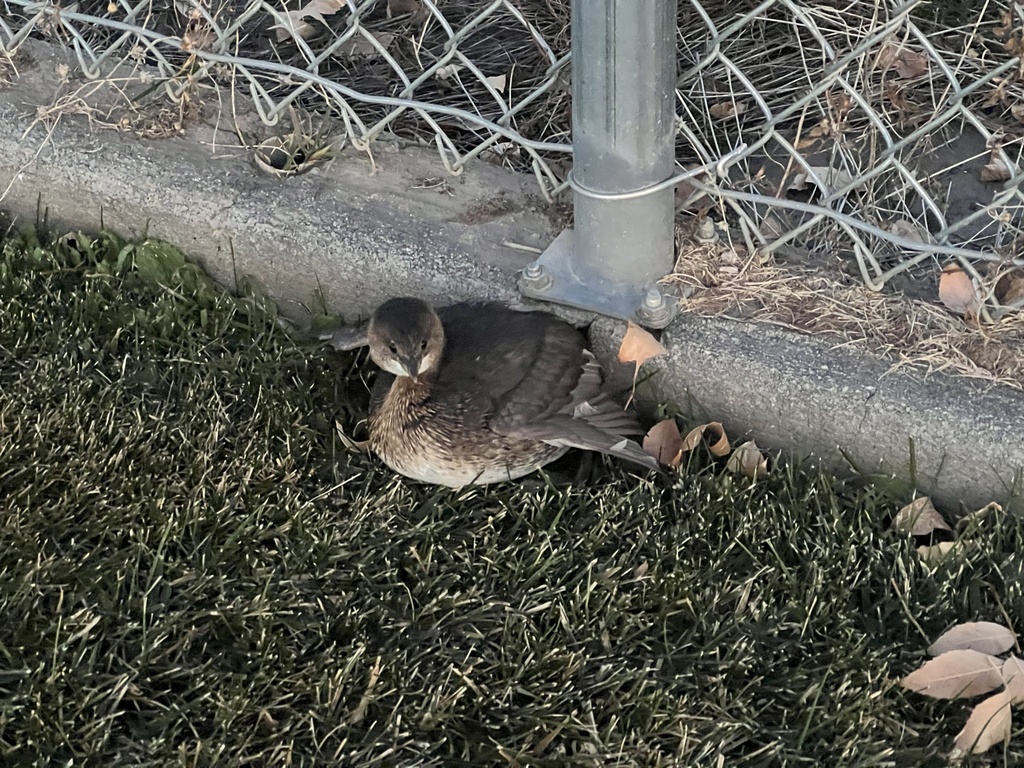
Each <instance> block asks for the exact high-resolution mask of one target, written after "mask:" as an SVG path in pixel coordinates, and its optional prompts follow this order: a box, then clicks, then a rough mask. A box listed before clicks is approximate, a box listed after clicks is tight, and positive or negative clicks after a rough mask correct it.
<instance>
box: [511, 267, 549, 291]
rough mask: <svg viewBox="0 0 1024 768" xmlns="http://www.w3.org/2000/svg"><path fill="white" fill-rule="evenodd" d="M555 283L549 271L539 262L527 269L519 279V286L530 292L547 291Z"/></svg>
mask: <svg viewBox="0 0 1024 768" xmlns="http://www.w3.org/2000/svg"><path fill="white" fill-rule="evenodd" d="M553 282H554V280H553V279H552V277H551V275H550V274H549V273H548V271H547V270H546V269H544V267H543V266H542V265H540V264H538V263H537V262H534V263H533V264H531V265H530V266H528V267H526V268H525V269H524V270H523V274H522V275H521V276H520V278H519V284H520V285H521V286H522V287H523V288H524V289H526V290H530V291H546V290H547V289H548V288H550V287H551V284H552V283H553Z"/></svg>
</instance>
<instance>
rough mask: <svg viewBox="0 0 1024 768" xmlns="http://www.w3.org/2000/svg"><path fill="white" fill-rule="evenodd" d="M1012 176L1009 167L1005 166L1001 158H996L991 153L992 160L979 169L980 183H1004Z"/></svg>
mask: <svg viewBox="0 0 1024 768" xmlns="http://www.w3.org/2000/svg"><path fill="white" fill-rule="evenodd" d="M1012 175H1013V172H1012V171H1011V170H1010V166H1009V165H1007V164H1006V161H1005V160H1004V159H1003V158H1001V157H997V156H996V155H995V153H993V155H992V159H991V160H989V161H988V163H986V164H985V167H984V168H982V169H981V180H982V181H1006V180H1007V179H1008V178H1010V177H1011V176H1012Z"/></svg>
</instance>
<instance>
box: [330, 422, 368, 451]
mask: <svg viewBox="0 0 1024 768" xmlns="http://www.w3.org/2000/svg"><path fill="white" fill-rule="evenodd" d="M334 428H335V430H337V432H338V439H339V440H341V444H342V445H343V446H345V449H346V450H349V451H354V452H355V453H369V452H370V441H369V440H353V439H352V438H351V437H349V436H348V435H346V434H345V428H344V427H342V426H341V422H340V421H336V422H334Z"/></svg>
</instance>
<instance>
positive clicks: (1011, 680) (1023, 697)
mask: <svg viewBox="0 0 1024 768" xmlns="http://www.w3.org/2000/svg"><path fill="white" fill-rule="evenodd" d="M1002 675H1003V683H1004V684H1005V685H1006V692H1007V693H1008V694H1010V698H1011V699H1012V700H1013V703H1014V704H1020V703H1021V702H1024V661H1021V660H1020V659H1019V658H1017V657H1016V656H1014V655H1013V654H1011V655H1010V658H1008V659H1007V660H1006V661H1004V662H1003V669H1002Z"/></svg>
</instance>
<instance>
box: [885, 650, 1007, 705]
mask: <svg viewBox="0 0 1024 768" xmlns="http://www.w3.org/2000/svg"><path fill="white" fill-rule="evenodd" d="M1001 669H1002V665H1001V664H1000V663H999V660H998V659H996V658H994V657H992V656H989V655H988V654H987V653H981V652H980V651H969V650H962V651H946V652H945V653H943V654H942V655H941V656H936V657H935V658H934V659H931V660H930V661H928V662H927V663H926V664H925V665H924V666H922V667H921V668H920V669H916V670H914V671H913V672H911V673H910V674H909V675H907V676H906V677H904V678H903V679H902V680H901V681H900V685H902V686H903V687H904V688H907V689H909V690H911V691H917V692H918V693H921V694H924V695H925V696H931V697H932V698H935V699H958V698H970V697H971V696H980V695H981V694H983V693H988V692H989V691H994V690H995V689H996V688H1000V687H1001V686H1002V685H1003V675H1002V672H1001Z"/></svg>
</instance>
